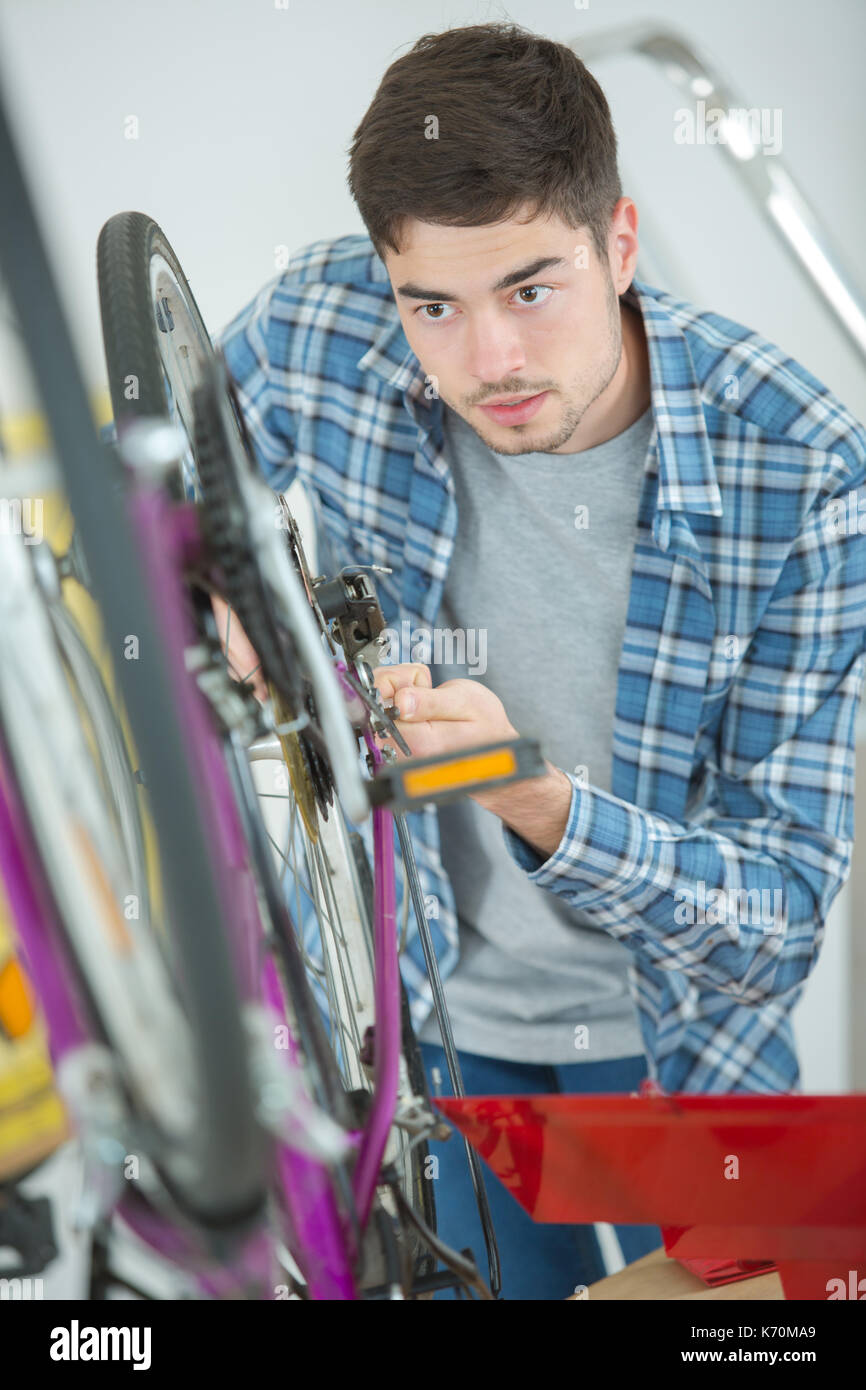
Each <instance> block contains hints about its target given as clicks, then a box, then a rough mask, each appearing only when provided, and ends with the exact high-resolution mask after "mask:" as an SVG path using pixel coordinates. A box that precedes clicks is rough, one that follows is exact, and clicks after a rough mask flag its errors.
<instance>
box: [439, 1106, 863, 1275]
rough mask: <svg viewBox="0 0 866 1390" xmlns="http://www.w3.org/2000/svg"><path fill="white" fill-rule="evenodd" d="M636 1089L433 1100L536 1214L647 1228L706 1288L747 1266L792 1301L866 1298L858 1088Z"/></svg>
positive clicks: (559, 1219) (746, 1272) (539, 1218)
mask: <svg viewBox="0 0 866 1390" xmlns="http://www.w3.org/2000/svg"><path fill="white" fill-rule="evenodd" d="M641 1089H642V1094H640V1095H637V1096H623V1095H592V1096H572V1095H550V1096H470V1097H466V1098H465V1099H463V1100H456V1099H453V1098H444V1097H443V1098H441V1099H439V1100H437V1101H436V1104H437V1105H438V1106H439V1108H440V1109H441V1110H442V1112H443V1114H444V1115H445V1116H446V1117H447V1119H449V1120H450V1121H451V1122H452V1123H453V1124H454V1125H455V1126H456V1128H457V1129H459V1130H460V1131H461V1133H463V1134H464V1135H465V1136H466V1138H467V1139H468V1140H469V1142H470V1143H471V1144H472V1145H473V1146H474V1147H475V1148H476V1149H477V1150H478V1152H479V1154H480V1155H481V1157H482V1158H483V1159H484V1160H485V1162H486V1163H487V1164H488V1165H489V1167H490V1168H491V1169H492V1171H493V1172H494V1173H495V1174H496V1176H497V1177H498V1178H499V1179H500V1181H501V1182H503V1183H504V1184H505V1186H506V1187H507V1188H508V1190H509V1192H511V1194H512V1196H513V1197H514V1198H515V1199H516V1200H517V1201H518V1202H519V1203H520V1205H521V1206H522V1207H523V1208H524V1210H525V1211H527V1212H528V1213H529V1215H530V1216H531V1217H532V1218H533V1220H535V1221H556V1222H563V1221H566V1222H569V1221H571V1222H580V1223H589V1222H593V1221H609V1222H613V1223H616V1224H619V1223H631V1222H643V1223H651V1224H653V1225H657V1226H659V1227H660V1228H661V1230H662V1235H663V1237H664V1240H665V1249H666V1250H667V1252H668V1254H670V1255H674V1256H676V1258H677V1259H681V1260H683V1262H684V1263H685V1262H686V1261H689V1260H694V1261H701V1262H704V1261H708V1262H712V1263H711V1264H708V1265H707V1266H706V1267H705V1271H704V1273H703V1274H701V1277H702V1278H706V1276H707V1274H710V1276H711V1277H710V1278H709V1279H707V1282H710V1283H712V1282H721V1281H722V1280H724V1279H726V1278H729V1277H734V1278H744V1277H748V1276H749V1274H753V1273H755V1272H756V1268H749V1265H748V1264H747V1263H746V1262H755V1264H756V1265H757V1264H760V1265H761V1266H765V1267H772V1266H773V1265H775V1266H776V1267H777V1268H778V1270H779V1274H780V1277H781V1280H782V1286H783V1289H784V1292H785V1297H786V1298H788V1299H827V1298H831V1297H851V1296H854V1297H857V1296H858V1293H857V1292H856V1290H859V1294H860V1295H863V1296H866V1096H864V1095H844V1096H811V1095H810V1096H799V1095H798V1096H789V1095H786V1096H759V1095H720V1096H706V1095H684V1094H679V1093H674V1094H670V1095H667V1094H664V1093H662V1092H660V1091H659V1090H658V1088H653V1087H652V1086H651V1085H646V1084H644V1085H643V1086H642V1088H641ZM720 1262H726V1263H727V1265H728V1268H727V1271H725V1270H724V1269H722V1270H721V1271H720V1270H719V1269H718V1268H716V1269H715V1271H714V1272H713V1266H718V1265H719V1264H720ZM695 1268H696V1272H700V1266H698V1265H696V1266H695ZM852 1273H853V1275H854V1278H852V1277H851V1276H852ZM861 1278H862V1279H863V1287H862V1289H860V1285H859V1281H860V1279H861ZM834 1280H835V1281H839V1282H838V1283H832V1282H831V1281H834ZM843 1290H845V1291H846V1292H843ZM852 1290H853V1291H855V1292H853V1294H852Z"/></svg>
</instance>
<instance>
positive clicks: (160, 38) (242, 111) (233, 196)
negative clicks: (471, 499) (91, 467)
mask: <svg viewBox="0 0 866 1390" xmlns="http://www.w3.org/2000/svg"><path fill="white" fill-rule="evenodd" d="M652 17H659V18H661V19H663V21H664V22H665V23H666V24H667V25H669V26H673V27H681V28H682V30H683V31H684V33H686V34H687V35H688V36H690V37H691V38H693V39H695V40H696V41H698V42H699V43H700V44H701V46H702V47H703V48H704V49H705V50H706V51H707V52H708V54H709V56H710V57H712V58H713V59H715V61H716V62H717V64H718V66H719V67H720V69H721V70H722V72H723V73H725V74H726V75H727V76H728V77H729V78H730V80H731V81H732V83H733V84H734V85H735V87H736V89H737V94H738V95H739V96H740V97H741V98H742V100H743V101H744V103H745V104H746V105H748V106H758V107H768V108H771V109H773V108H777V107H778V108H780V109H781V111H782V119H783V151H782V156H781V157H782V159H783V160H784V161H785V162H786V163H787V165H788V167H789V169H790V171H791V173H792V174H793V175H794V177H795V178H796V179H797V180H798V181H799V183H800V184H801V186H802V188H803V191H804V192H805V193H806V195H807V196H808V197H809V198H810V200H811V201H812V203H813V204H814V205H815V207H816V209H817V210H818V211H819V212H820V213H822V214H823V216H824V218H825V219H826V222H827V224H828V225H829V227H830V228H831V230H832V232H833V234H834V237H835V240H836V242H837V244H838V246H839V248H840V250H841V251H842V253H843V254H844V255H845V256H846V257H847V260H848V262H849V263H850V265H852V266H853V267H856V268H857V269H858V270H859V271H860V273H861V274H862V275H863V278H864V280H866V273H864V269H863V257H862V253H861V239H862V229H863V227H864V225H866V180H864V178H863V142H864V130H866V92H864V84H863V81H862V56H863V53H864V51H866V5H864V4H863V3H862V0H827V3H825V4H824V5H822V6H821V7H819V8H816V7H815V5H814V4H812V3H811V0H726V3H725V4H724V5H720V4H718V3H716V0H665V3H664V4H661V5H658V6H655V5H647V4H644V3H638V0H606V3H602V0H590V3H589V5H588V7H587V8H585V9H584V8H576V6H575V5H574V4H572V3H568V0H521V3H514V4H512V5H510V6H509V7H507V8H506V7H505V6H502V5H493V4H489V3H484V4H481V3H478V4H473V3H462V4H441V3H432V2H431V0H423V3H422V2H421V0H377V3H366V4H364V3H358V0H329V3H328V4H315V3H313V0H288V8H287V9H285V10H284V9H277V8H276V7H275V5H274V3H273V0H270V2H269V0H149V3H146V4H142V3H141V2H140V0H136V3H131V0H75V3H68V4H66V5H58V4H57V3H56V0H0V71H2V74H3V78H4V81H5V82H6V84H7V86H8V87H9V89H10V92H11V94H12V97H13V102H14V117H15V122H16V127H17V130H18V133H19V137H20V140H21V142H22V145H23V148H24V151H25V154H26V159H27V166H28V170H29V172H30V174H31V177H32V179H33V180H34V182H35V186H36V190H37V194H38V200H39V204H40V207H41V209H42V211H43V216H44V221H45V225H46V229H47V232H48V235H49V241H50V248H51V250H52V252H53V255H54V258H55V263H56V265H57V267H58V270H59V271H60V273H61V275H62V290H63V294H64V297H65V299H66V301H67V304H68V307H69V310H70V313H71V315H72V319H73V323H74V328H75V332H76V337H77V341H78V342H79V344H80V351H81V354H82V360H83V362H84V365H85V369H86V374H87V377H88V380H89V382H90V384H91V386H92V387H93V388H94V389H97V388H99V387H101V386H103V385H104V366H103V361H102V349H101V342H100V336H99V313H98V302H97V293H96V276H95V247H96V239H97V235H98V233H99V229H100V227H101V225H102V223H103V222H104V221H105V219H106V218H108V217H109V216H110V215H111V214H112V213H114V212H117V211H120V210H122V209H127V208H134V209H138V210H140V211H143V212H147V213H149V214H150V215H152V216H153V217H155V218H156V219H157V221H158V222H160V223H161V225H162V227H163V229H164V231H165V232H166V234H167V236H168V237H169V240H170V241H171V242H172V243H173V245H174V248H175V250H176V252H177V254H178V256H179V257H180V260H181V263H182V265H183V266H184V268H185V270H186V272H187V274H188V276H189V278H190V280H191V283H192V287H193V291H194V293H195V295H196V297H197V299H198V302H199V306H200V308H201V310H202V312H203V314H204V317H205V320H206V322H207V323H208V325H209V326H210V328H211V329H212V331H214V332H215V331H217V330H218V329H220V328H221V327H222V326H223V325H224V323H225V322H227V320H228V319H229V318H230V317H231V316H232V315H233V314H234V313H236V312H237V310H238V309H240V308H241V307H242V306H243V305H244V304H245V303H246V302H247V301H248V300H249V298H250V297H251V296H252V295H253V294H254V293H255V292H256V290H257V289H258V288H259V287H260V286H261V285H262V284H263V283H264V282H265V281H266V280H267V279H269V278H271V276H272V275H273V274H274V273H275V261H274V255H275V247H277V246H280V245H286V246H288V247H289V248H290V249H292V248H297V247H298V246H301V245H303V244H304V243H306V242H308V241H311V240H313V239H315V238H317V237H322V236H330V235H336V234H340V233H344V232H349V231H361V230H363V228H362V225H361V222H360V219H359V217H358V215H357V212H356V209H355V207H354V205H353V203H352V202H351V200H350V197H349V194H348V191H347V188H346V182H345V170H346V151H347V148H348V145H349V143H350V140H351V137H352V133H353V130H354V127H355V125H356V123H357V121H358V120H359V119H360V117H361V115H362V114H363V112H364V110H365V108H366V106H367V104H368V103H369V101H370V99H371V97H372V95H373V92H374V90H375V88H376V86H377V84H378V81H379V79H380V77H381V75H382V73H383V71H384V69H385V67H386V66H387V65H388V63H389V62H390V61H392V59H393V58H394V57H396V56H398V54H399V53H400V52H403V51H405V49H406V48H407V47H408V46H410V45H411V43H412V42H413V41H414V40H415V39H416V38H418V37H419V36H420V35H421V34H423V33H428V32H432V31H436V30H438V29H441V28H445V27H448V26H449V25H456V24H466V23H478V22H483V21H486V20H490V19H510V20H514V21H515V22H518V23H523V24H525V25H526V26H527V27H531V28H533V29H534V30H536V31H537V32H542V33H546V34H548V35H549V36H550V37H553V38H557V39H561V40H571V39H572V38H575V37H576V36H578V35H580V34H583V33H587V34H588V33H590V32H592V31H595V30H599V29H606V28H608V27H610V26H612V25H615V24H620V23H626V22H628V21H633V20H636V19H647V18H652ZM594 71H595V73H596V75H597V77H598V78H599V80H600V81H601V83H602V85H603V86H604V87H605V90H606V92H607V93H608V97H609V100H610V101H611V105H612V108H613V112H614V119H615V122H616V125H617V131H618V135H619V140H620V149H621V164H622V170H623V175H624V184H625V191H626V192H627V193H629V194H630V195H631V196H632V197H634V198H635V201H636V202H637V204H638V208H639V211H641V212H642V213H643V215H644V217H645V220H646V224H647V226H649V225H650V223H651V224H652V226H653V228H655V229H656V230H657V231H658V232H660V233H661V238H662V247H661V254H658V255H657V257H656V259H657V262H658V264H659V265H660V266H663V267H665V268H666V275H665V282H664V283H665V287H666V288H669V289H671V290H673V291H674V292H677V293H680V294H682V295H684V296H685V297H687V298H691V299H693V300H695V301H696V302H697V303H699V304H701V305H702V306H704V307H706V308H711V309H714V310H717V311H719V312H723V313H726V314H728V315H730V316H731V317H733V318H735V319H739V320H741V321H742V322H745V323H746V324H748V325H749V326H750V327H753V328H756V329H759V330H760V331H761V332H763V333H764V334H765V335H766V336H768V337H770V338H772V339H774V340H775V341H777V342H778V343H779V344H780V345H781V346H782V347H783V348H784V349H785V350H786V351H787V352H789V353H790V354H791V355H792V356H794V357H796V358H798V359H799V360H800V361H801V362H803V363H804V365H806V366H807V367H809V368H810V369H811V370H812V371H813V372H814V373H815V374H816V375H817V376H818V377H820V378H821V379H823V380H824V381H825V382H826V383H827V384H828V385H830V386H831V387H833V388H834V389H835V390H836V391H837V392H838V393H839V394H840V395H841V396H842V398H843V400H845V402H846V404H848V405H849V406H850V407H851V408H852V409H853V410H854V411H855V413H857V414H858V415H859V416H860V417H861V418H863V417H866V373H864V370H863V367H862V364H860V363H858V362H857V360H856V358H855V356H854V354H853V352H852V351H851V350H850V348H849V347H848V345H847V342H846V340H845V338H844V336H843V335H842V334H841V333H840V332H839V331H838V330H837V329H836V328H835V327H834V326H833V324H832V322H831V320H830V319H829V317H828V316H827V315H826V314H825V313H824V312H823V311H821V309H820V308H819V307H818V305H817V303H816V300H815V297H814V295H813V293H812V292H811V291H810V290H809V288H808V287H807V285H806V284H805V282H804V281H803V280H802V278H800V277H798V276H797V275H795V274H794V273H793V272H792V270H791V266H790V262H789V261H788V259H787V258H786V256H785V254H784V253H783V251H782V250H781V249H780V248H779V246H778V243H776V242H775V241H774V240H773V239H772V237H771V234H770V233H769V231H768V230H767V229H766V228H765V227H764V226H762V225H761V224H760V223H759V222H758V220H757V218H756V217H755V215H754V214H753V213H752V212H751V211H750V210H749V208H748V206H747V205H746V203H745V201H744V198H743V196H742V195H741V193H740V191H739V189H738V187H737V185H736V184H735V183H734V181H733V178H732V176H731V175H730V173H729V172H728V171H727V169H726V168H725V166H724V164H723V161H722V159H721V158H720V156H719V151H718V150H715V149H713V148H711V147H703V148H701V149H699V148H688V147H683V146H677V145H675V143H674V141H673V134H672V132H673V125H674V117H673V113H674V111H675V109H676V108H677V107H679V106H681V105H682V104H683V103H682V98H681V97H680V96H679V95H678V94H677V93H675V92H674V91H673V89H672V88H668V87H666V86H665V85H664V84H662V83H661V81H660V79H659V78H658V77H657V76H654V75H652V74H651V73H650V72H649V71H648V70H647V69H646V68H644V67H642V66H641V64H640V63H639V62H638V60H635V59H613V60H606V61H605V62H604V63H601V62H600V63H598V64H597V65H595V68H594ZM129 116H136V117H137V118H138V121H139V131H140V133H139V138H138V139H137V140H128V139H125V138H124V123H125V121H126V118H127V117H129ZM656 249H657V251H658V247H657V248H656ZM25 403H26V390H25V387H24V385H23V384H22V383H20V382H19V381H18V380H17V375H16V372H15V369H14V366H13V363H12V362H11V356H10V351H9V344H8V338H7V337H6V336H5V334H4V330H3V329H2V327H0V405H2V406H3V407H4V408H9V407H10V406H23V405H24V404H25ZM848 917H849V913H848V911H847V909H846V908H845V905H844V903H843V904H842V905H841V907H840V908H837V910H836V911H835V912H834V918H833V922H832V929H831V931H830V932H829V934H828V935H829V939H828V945H827V947H826V948H825V952H824V957H823V959H822V962H821V964H820V966H819V969H818V972H817V973H816V975H815V977H814V979H813V981H812V983H811V985H810V988H809V990H808V992H807V999H806V1002H805V1004H804V1005H803V1006H802V1007H801V1010H800V1011H799V1014H798V1028H799V1030H800V1037H801V1045H802V1048H803V1056H804V1062H805V1076H806V1082H807V1085H809V1086H810V1087H811V1088H812V1089H824V1090H835V1089H844V1087H845V1086H846V1085H847V1084H848V1079H847V1078H848V1076H849V1074H850V1073H849V1059H848V1057H847V1055H846V1050H847V1042H846V1039H847V1025H846V1022H845V1019H846V1009H847V1002H846V1001H847V994H846V989H847V985H848V978H849V977H848V971H847V965H846V961H847V952H848V937H847V932H848V929H849V927H848ZM801 1019H802V1020H803V1023H802V1025H801V1023H800V1020H801Z"/></svg>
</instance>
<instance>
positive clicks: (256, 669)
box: [210, 594, 268, 700]
mask: <svg viewBox="0 0 866 1390" xmlns="http://www.w3.org/2000/svg"><path fill="white" fill-rule="evenodd" d="M210 601H211V606H212V607H213V611H214V617H215V618H216V624H217V630H218V631H219V636H220V646H221V647H222V650H223V655H224V656H225V657H226V658H227V660H228V670H229V675H230V676H231V677H232V679H233V680H236V681H241V682H242V683H243V684H245V685H249V686H250V687H251V689H252V692H253V694H254V695H255V697H256V699H257V700H266V699H267V698H268V687H267V682H266V681H265V678H264V676H263V674H262V664H261V661H260V660H259V657H258V655H257V653H256V651H255V649H254V647H253V645H252V643H251V642H250V639H249V637H247V634H246V633H245V632H244V629H243V628H242V626H241V623H240V619H239V618H238V615H237V613H236V612H235V610H234V609H233V608H231V609H230V608H229V605H228V604H227V603H226V602H225V600H224V599H222V598H220V597H219V595H218V594H211V596H210ZM226 630H228V646H226Z"/></svg>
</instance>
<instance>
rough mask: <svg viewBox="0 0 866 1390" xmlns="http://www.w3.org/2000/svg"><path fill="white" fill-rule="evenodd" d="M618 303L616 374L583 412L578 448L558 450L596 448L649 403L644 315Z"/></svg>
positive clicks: (624, 427)
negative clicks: (619, 341) (619, 336)
mask: <svg viewBox="0 0 866 1390" xmlns="http://www.w3.org/2000/svg"><path fill="white" fill-rule="evenodd" d="M619 305H620V319H621V322H622V355H621V357H620V362H619V366H618V368H617V370H616V373H615V375H614V378H613V380H612V381H611V382H610V384H609V386H608V387H607V388H606V390H605V391H604V392H603V393H602V396H600V397H599V399H598V400H597V401H593V403H592V405H591V406H590V407H589V409H588V410H587V411H586V413H585V414H584V416H583V419H582V420H581V422H580V425H579V426H578V428H577V431H576V434H577V437H578V448H577V449H575V448H573V447H565V448H563V449H562V450H560V451H557V452H562V453H568V454H573V453H580V452H582V451H583V450H584V449H594V448H595V447H596V446H597V445H598V444H606V443H607V441H608V440H609V439H615V438H616V436H617V435H618V434H622V433H623V431H624V430H627V429H628V428H629V426H630V425H633V424H634V423H635V421H636V420H639V419H640V417H641V416H642V415H643V413H644V411H645V410H646V409H647V407H648V406H649V404H650V400H651V393H650V384H651V380H650V364H649V349H648V347H647V341H646V331H645V329H644V326H643V316H642V314H641V312H640V310H639V309H634V308H632V306H631V305H630V304H626V303H624V302H623V300H620V301H619ZM596 407H601V409H600V410H598V409H596ZM570 443H572V441H570Z"/></svg>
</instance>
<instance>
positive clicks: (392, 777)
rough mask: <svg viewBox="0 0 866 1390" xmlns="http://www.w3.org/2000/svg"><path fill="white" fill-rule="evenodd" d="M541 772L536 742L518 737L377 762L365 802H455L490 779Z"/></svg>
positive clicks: (405, 805)
mask: <svg viewBox="0 0 866 1390" xmlns="http://www.w3.org/2000/svg"><path fill="white" fill-rule="evenodd" d="M546 771H547V764H546V762H545V760H544V758H543V757H542V754H541V746H540V744H539V743H538V741H537V740H536V739H532V738H524V737H522V736H520V735H518V737H517V738H512V739H508V740H506V741H504V742H501V743H486V744H481V745H479V746H478V747H475V748H467V749H466V751H465V753H453V754H451V755H450V756H448V757H433V758H404V759H398V760H397V761H396V762H387V763H384V764H380V765H379V767H378V768H377V770H376V775H375V777H374V778H373V780H372V781H371V782H370V784H369V796H370V804H371V806H388V807H390V808H391V809H392V810H394V811H400V810H411V809H413V807H416V806H419V805H423V804H425V803H428V802H442V801H454V800H455V799H457V798H459V797H461V796H465V795H466V794H467V793H468V792H470V791H474V790H475V789H476V788H478V787H485V786H488V785H489V784H491V783H493V782H495V783H497V784H499V785H501V786H504V785H506V784H507V783H509V782H516V781H521V780H522V779H523V778H525V777H541V776H542V775H543V774H544V773H545V772H546Z"/></svg>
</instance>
